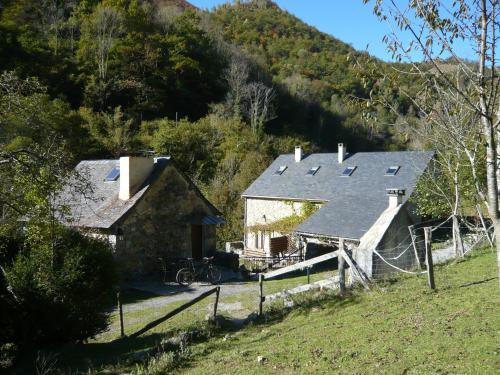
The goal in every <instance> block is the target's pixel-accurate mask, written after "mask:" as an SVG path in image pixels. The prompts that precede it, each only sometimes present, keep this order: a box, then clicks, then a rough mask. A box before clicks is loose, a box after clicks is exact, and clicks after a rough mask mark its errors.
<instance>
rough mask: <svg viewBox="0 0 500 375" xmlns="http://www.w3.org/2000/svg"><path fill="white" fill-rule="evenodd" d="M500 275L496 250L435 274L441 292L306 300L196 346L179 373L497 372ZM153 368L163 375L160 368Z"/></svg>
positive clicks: (400, 288) (419, 283)
mask: <svg viewBox="0 0 500 375" xmlns="http://www.w3.org/2000/svg"><path fill="white" fill-rule="evenodd" d="M495 276H496V269H495V254H494V253H493V252H491V251H490V250H487V251H481V252H477V253H475V254H474V255H472V256H469V257H468V258H467V259H466V260H465V261H461V262H459V263H456V264H449V265H443V266H439V267H436V284H437V287H438V290H436V291H430V290H429V289H427V288H426V280H425V278H424V277H408V278H402V279H399V280H398V281H397V282H395V281H388V282H386V283H383V284H380V285H377V286H376V287H374V288H373V290H372V292H370V293H364V292H356V293H354V294H353V295H352V296H351V297H350V298H347V299H345V300H339V299H336V298H330V299H328V298H327V299H326V300H323V301H322V302H318V303H317V304H316V305H315V304H314V303H311V302H310V300H309V299H306V300H305V303H304V304H305V306H304V307H300V306H299V307H295V308H294V309H293V310H291V311H290V312H289V313H288V314H282V313H275V317H274V318H273V314H271V315H270V319H269V320H268V322H267V323H263V324H256V325H253V326H250V327H247V328H245V329H243V330H240V331H237V332H234V333H230V334H229V336H228V335H221V336H220V337H217V338H213V339H211V340H208V341H206V342H202V343H198V344H195V345H194V346H192V347H191V349H190V354H189V356H188V357H187V359H186V360H184V361H182V362H181V363H180V367H179V368H177V369H176V371H175V372H176V373H182V374H262V373H276V374H307V373H345V374H373V373H390V374H422V373H439V374H498V373H500V360H499V359H500V340H499V338H500V313H499V306H500V305H499V302H500V298H499V290H498V280H497V279H493V278H495ZM484 280H489V281H484ZM258 356H263V357H265V358H266V360H265V361H264V362H263V363H258V362H257V357H258ZM150 369H151V370H152V371H151V372H155V371H157V372H158V373H161V372H162V371H161V369H160V368H159V366H158V363H155V366H151V368H150Z"/></svg>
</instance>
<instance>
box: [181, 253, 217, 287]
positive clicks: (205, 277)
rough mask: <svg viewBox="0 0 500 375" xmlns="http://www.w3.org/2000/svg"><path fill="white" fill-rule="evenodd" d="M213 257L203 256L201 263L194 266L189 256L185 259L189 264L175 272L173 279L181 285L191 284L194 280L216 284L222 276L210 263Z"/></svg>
mask: <svg viewBox="0 0 500 375" xmlns="http://www.w3.org/2000/svg"><path fill="white" fill-rule="evenodd" d="M213 259H214V258H213V257H210V258H203V261H202V262H201V265H200V266H198V267H196V266H195V262H194V260H193V259H191V258H189V259H188V260H187V261H188V264H189V265H188V266H187V267H185V268H181V269H180V270H179V272H177V276H176V277H175V280H176V281H177V283H179V284H180V285H183V286H188V285H191V284H192V283H193V282H194V281H195V280H200V281H209V282H210V283H211V284H218V283H219V282H220V280H221V278H222V273H221V272H220V270H219V269H218V268H217V267H216V266H214V265H213V264H212V261H213Z"/></svg>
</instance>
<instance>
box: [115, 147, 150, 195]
mask: <svg viewBox="0 0 500 375" xmlns="http://www.w3.org/2000/svg"><path fill="white" fill-rule="evenodd" d="M153 165H154V161H153V159H152V158H146V157H136V156H124V157H121V158H120V193H119V195H118V197H119V198H120V199H121V200H125V201H126V200H128V199H130V197H132V196H133V195H134V194H135V193H136V192H137V190H139V188H140V187H141V185H142V183H143V182H144V181H145V180H146V178H147V177H148V176H149V175H150V174H151V172H152V171H153Z"/></svg>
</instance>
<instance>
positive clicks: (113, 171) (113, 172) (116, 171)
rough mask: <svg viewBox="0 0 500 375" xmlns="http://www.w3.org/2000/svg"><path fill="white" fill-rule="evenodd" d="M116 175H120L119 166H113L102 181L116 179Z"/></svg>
mask: <svg viewBox="0 0 500 375" xmlns="http://www.w3.org/2000/svg"><path fill="white" fill-rule="evenodd" d="M118 177H120V167H113V169H111V170H110V171H109V173H108V174H107V176H106V178H105V179H104V181H106V182H112V181H116V180H117V179H118Z"/></svg>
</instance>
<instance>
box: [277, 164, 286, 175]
mask: <svg viewBox="0 0 500 375" xmlns="http://www.w3.org/2000/svg"><path fill="white" fill-rule="evenodd" d="M285 169H287V166H286V165H282V166H280V167H279V168H278V169H276V171H275V172H274V175H275V176H281V175H282V174H283V172H284V171H285Z"/></svg>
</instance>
